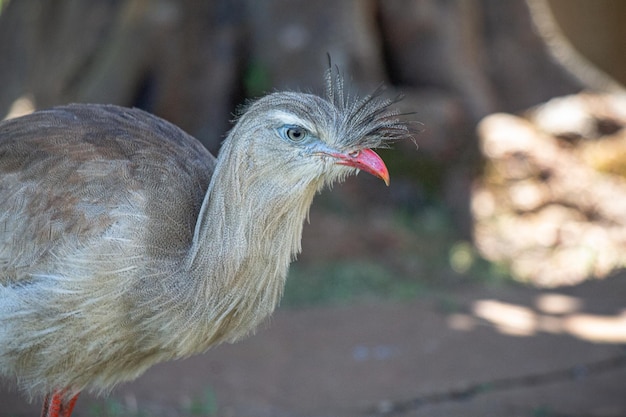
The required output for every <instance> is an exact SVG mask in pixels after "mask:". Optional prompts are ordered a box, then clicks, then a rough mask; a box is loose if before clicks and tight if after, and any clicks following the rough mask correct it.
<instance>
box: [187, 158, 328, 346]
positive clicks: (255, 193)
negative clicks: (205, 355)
mask: <svg viewBox="0 0 626 417" xmlns="http://www.w3.org/2000/svg"><path fill="white" fill-rule="evenodd" d="M272 177H274V178H275V176H271V175H263V174H262V173H261V174H260V173H259V172H250V171H247V170H246V169H242V167H241V164H237V162H233V161H230V162H229V161H227V160H226V161H225V160H224V159H223V158H222V159H221V160H220V161H219V162H218V165H217V167H216V170H215V172H214V175H213V178H212V181H211V184H210V187H209V190H208V192H207V195H206V197H205V200H204V203H203V206H202V210H201V212H200V217H199V219H198V223H197V226H196V231H195V236H194V241H193V245H192V248H191V251H190V253H189V257H188V260H187V265H188V268H189V271H190V274H191V276H192V278H193V280H194V282H195V283H196V284H197V288H195V290H194V291H196V292H197V293H198V294H202V295H203V296H204V297H205V301H204V302H206V303H207V305H209V306H211V313H210V316H212V317H207V319H209V320H211V321H212V323H213V324H212V329H211V332H216V333H215V334H213V335H212V337H213V339H214V340H212V341H211V343H214V342H219V341H222V340H227V341H232V340H236V339H238V338H240V337H242V336H244V335H246V334H247V333H249V332H250V330H252V329H253V328H254V327H255V326H256V325H257V324H258V323H259V322H261V321H262V320H263V319H264V318H266V317H267V316H268V315H269V314H270V313H271V312H272V311H273V310H274V308H275V307H276V305H277V303H278V301H279V299H280V296H281V294H282V290H283V288H284V283H285V277H286V275H287V270H288V266H289V263H290V262H291V260H292V259H293V257H294V256H295V255H296V254H297V253H298V252H299V251H300V240H301V236H302V226H303V222H304V220H305V218H306V216H307V214H308V210H309V207H310V205H311V202H312V200H313V197H314V195H315V193H316V191H317V188H318V187H317V186H316V185H315V184H309V185H308V186H302V187H300V188H295V189H294V188H291V189H289V188H285V187H281V186H277V184H272V183H271V182H269V181H270V178H272Z"/></svg>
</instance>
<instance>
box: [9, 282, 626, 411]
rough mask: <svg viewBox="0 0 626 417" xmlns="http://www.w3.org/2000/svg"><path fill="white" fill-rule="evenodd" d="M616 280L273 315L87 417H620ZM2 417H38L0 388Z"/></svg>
mask: <svg viewBox="0 0 626 417" xmlns="http://www.w3.org/2000/svg"><path fill="white" fill-rule="evenodd" d="M625 296H626V274H620V275H618V276H615V277H612V278H609V279H605V280H601V281H593V282H587V283H584V284H581V285H578V286H574V287H567V288H558V289H552V290H533V289H529V288H524V287H519V286H514V285H511V284H506V285H501V286H496V287H489V286H485V285H475V284H472V285H470V286H467V287H465V288H458V289H456V290H453V291H451V292H450V293H449V294H447V295H446V297H445V298H441V297H436V298H433V297H420V298H418V299H417V300H414V301H410V302H382V301H371V302H361V303H358V304H356V305H350V306H336V307H325V308H322V307H316V308H307V309H282V310H279V311H278V312H277V313H276V314H275V315H274V317H273V319H272V320H271V322H269V323H268V324H267V325H266V326H264V327H263V328H262V329H260V330H259V331H258V332H257V334H256V335H254V336H253V337H250V338H249V339H247V340H245V341H242V342H240V343H237V344H234V345H223V346H219V347H217V348H215V349H213V350H211V351H209V352H207V353H206V354H204V355H200V356H197V357H193V358H190V359H188V360H184V361H178V362H172V363H166V364H162V365H159V366H156V367H154V368H153V369H151V370H150V371H149V372H147V373H146V374H145V375H144V376H142V377H141V378H139V379H138V380H136V381H134V382H132V383H128V384H124V385H121V386H119V387H118V388H117V389H115V390H114V391H113V393H112V394H111V395H110V396H109V397H108V398H107V399H102V398H95V397H92V396H90V395H87V394H84V395H83V396H82V397H81V398H80V399H79V402H78V405H77V409H76V412H75V415H76V417H95V416H102V417H104V416H115V417H120V416H185V417H186V416H233V417H253V416H254V417H266V416H267V417H330V416H391V415H393V416H406V417H409V416H411V417H417V416H429V417H436V416H448V417H450V416H465V417H472V416H481V417H485V416H520V417H521V416H524V417H563V416H572V417H583V416H584V417H592V416H593V417H617V416H626V350H625V348H624V346H625V345H626V303H625V302H624V300H625ZM0 404H1V408H0V416H3V417H4V416H11V417H22V416H37V415H38V413H39V404H30V405H29V404H28V403H27V402H26V401H25V400H24V398H22V397H21V396H19V395H18V394H16V393H15V391H14V390H13V391H12V390H11V389H10V388H9V387H8V386H7V384H5V385H4V387H3V388H2V391H0Z"/></svg>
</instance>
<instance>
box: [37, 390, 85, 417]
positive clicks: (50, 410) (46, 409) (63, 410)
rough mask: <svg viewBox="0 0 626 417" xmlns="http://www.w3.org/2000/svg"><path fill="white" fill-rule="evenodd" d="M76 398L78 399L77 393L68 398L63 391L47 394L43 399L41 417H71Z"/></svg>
mask: <svg viewBox="0 0 626 417" xmlns="http://www.w3.org/2000/svg"><path fill="white" fill-rule="evenodd" d="M76 400H78V394H76V395H74V396H73V397H69V398H68V397H66V396H65V393H64V391H54V392H53V393H52V394H47V395H46V398H45V399H44V400H43V409H42V410H41V417H71V415H72V410H74V405H76Z"/></svg>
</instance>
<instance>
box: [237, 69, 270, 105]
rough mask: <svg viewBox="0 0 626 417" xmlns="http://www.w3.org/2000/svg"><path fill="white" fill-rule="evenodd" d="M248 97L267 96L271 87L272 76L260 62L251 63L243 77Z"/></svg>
mask: <svg viewBox="0 0 626 417" xmlns="http://www.w3.org/2000/svg"><path fill="white" fill-rule="evenodd" d="M243 84H244V88H245V94H246V97H250V98H253V97H259V96H262V95H263V94H266V93H267V92H268V90H269V89H270V87H271V81H270V74H269V71H268V69H267V68H266V67H264V66H263V65H262V64H261V63H259V62H251V63H250V64H249V65H248V67H247V68H246V71H245V73H244V77H243Z"/></svg>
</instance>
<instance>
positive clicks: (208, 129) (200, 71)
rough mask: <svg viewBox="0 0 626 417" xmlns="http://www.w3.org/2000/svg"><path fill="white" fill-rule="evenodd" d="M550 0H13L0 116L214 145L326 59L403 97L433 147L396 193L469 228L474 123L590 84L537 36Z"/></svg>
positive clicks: (1, 40) (6, 22)
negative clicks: (113, 113)
mask: <svg viewBox="0 0 626 417" xmlns="http://www.w3.org/2000/svg"><path fill="white" fill-rule="evenodd" d="M545 1H546V0H528V2H529V3H527V2H526V1H524V0H511V1H501V0H345V1H334V0H321V1H317V2H310V1H308V0H268V1H264V2H258V1H254V0H234V1H229V0H214V1H194V0H183V1H173V0H154V1H149V0H128V1H122V0H112V1H107V2H102V1H100V2H85V1H80V0H65V1H53V0H12V1H9V2H8V4H7V5H6V7H5V8H4V10H3V11H2V13H1V14H0V79H2V82H3V89H2V90H1V91H0V114H2V115H4V114H7V113H8V112H9V109H10V108H11V106H12V105H13V103H15V101H16V100H17V99H18V98H20V97H27V98H30V99H31V100H32V101H33V102H34V105H35V107H36V108H45V107H49V106H53V105H57V104H63V103H67V102H106V103H116V104H120V105H125V106H137V107H141V108H144V109H146V110H148V111H151V112H153V113H155V114H157V115H159V116H161V117H164V118H166V119H168V120H170V121H172V122H173V123H175V124H177V125H179V126H181V127H182V128H183V129H185V130H187V131H188V132H189V133H191V134H193V135H195V136H196V137H198V138H199V139H200V140H202V141H203V143H204V144H205V145H206V146H207V147H208V148H209V149H211V150H212V151H215V150H216V149H217V148H218V147H219V143H220V141H221V139H222V138H223V136H224V134H225V132H226V131H227V129H228V126H229V119H231V118H232V113H233V112H234V109H235V107H236V105H237V104H238V103H241V102H242V101H243V99H244V98H245V97H251V96H256V95H260V94H263V93H264V92H267V91H271V90H273V89H275V88H290V89H299V90H305V91H309V90H312V91H320V90H321V87H322V72H323V71H324V69H325V68H326V65H327V62H326V60H327V58H326V54H327V53H328V54H330V55H331V57H332V61H333V64H336V65H337V66H338V67H340V69H341V70H342V71H343V72H345V73H346V74H347V75H348V81H349V82H350V83H351V84H352V85H353V87H354V88H355V89H356V90H359V91H361V92H362V91H368V90H370V89H371V88H373V87H374V86H376V85H378V84H379V83H380V82H386V83H387V84H388V85H391V89H392V92H391V94H393V91H402V92H403V93H404V94H405V96H406V99H405V100H404V101H403V103H402V106H403V107H404V109H405V110H407V111H411V112H416V116H415V117H416V118H417V119H418V120H419V121H420V122H422V123H423V126H424V128H423V129H422V132H421V133H420V134H419V136H418V138H417V141H418V143H419V145H420V152H417V153H416V152H414V147H412V145H411V144H404V145H400V146H406V147H408V148H407V152H402V153H396V158H398V159H399V160H398V161H395V162H397V165H398V167H404V168H403V169H404V171H405V174H406V175H405V176H406V178H407V180H406V184H407V186H405V187H402V186H399V187H397V188H396V190H407V191H406V192H405V194H406V195H398V196H396V197H397V198H398V200H399V201H403V202H405V201H409V200H415V199H419V195H420V193H423V190H427V191H428V190H430V191H428V192H430V193H437V194H440V195H441V196H444V198H445V199H446V201H447V202H448V204H449V205H450V207H452V208H453V209H454V210H455V211H456V213H457V218H458V219H461V220H460V224H461V226H462V228H463V229H466V230H467V229H468V227H469V224H470V223H469V218H468V217H467V216H468V215H469V210H468V208H467V204H468V203H467V202H468V201H469V198H468V193H469V185H470V182H471V179H472V176H473V170H474V169H475V167H476V165H477V162H479V152H478V149H477V145H476V143H477V141H476V136H475V132H474V128H475V125H476V123H477V122H478V121H479V120H480V119H481V118H482V117H484V116H486V115H487V114H489V113H492V112H496V111H513V112H514V111H519V110H521V109H524V108H527V107H529V106H532V105H535V104H538V103H540V102H543V101H545V100H547V99H549V98H551V97H554V96H558V95H563V94H568V93H572V92H576V91H579V90H580V89H582V88H585V87H589V85H586V83H585V81H584V80H582V81H581V79H580V78H579V77H576V76H575V75H572V72H571V71H568V70H566V69H565V68H564V67H563V66H562V65H561V64H559V63H558V62H556V61H555V60H554V58H553V54H552V52H551V50H550V49H549V48H548V47H547V45H546V43H545V41H544V39H542V38H541V36H540V35H539V33H538V32H537V30H536V27H535V25H534V21H533V16H534V15H533V14H531V9H530V8H529V4H531V3H535V4H537V3H541V4H542V5H544V6H545V4H546V3H545ZM553 3H555V4H556V3H559V2H557V1H556V0H554V1H553ZM561 3H563V2H561ZM565 3H567V2H565ZM568 4H569V3H568ZM548 10H549V9H548ZM534 17H535V18H536V17H537V16H534ZM535 23H536V22H535ZM621 39H622V40H623V38H621ZM557 41H558V39H557ZM397 154H401V155H397ZM392 159H393V158H392ZM391 162H392V164H393V163H395V162H394V161H393V160H392V161H391ZM400 185H401V184H400Z"/></svg>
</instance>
